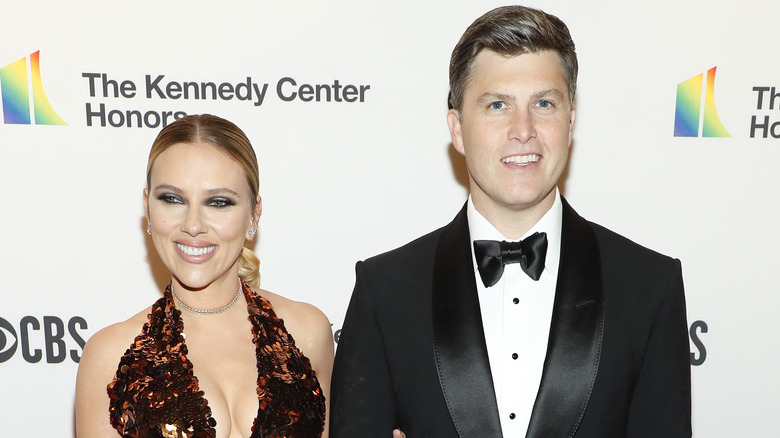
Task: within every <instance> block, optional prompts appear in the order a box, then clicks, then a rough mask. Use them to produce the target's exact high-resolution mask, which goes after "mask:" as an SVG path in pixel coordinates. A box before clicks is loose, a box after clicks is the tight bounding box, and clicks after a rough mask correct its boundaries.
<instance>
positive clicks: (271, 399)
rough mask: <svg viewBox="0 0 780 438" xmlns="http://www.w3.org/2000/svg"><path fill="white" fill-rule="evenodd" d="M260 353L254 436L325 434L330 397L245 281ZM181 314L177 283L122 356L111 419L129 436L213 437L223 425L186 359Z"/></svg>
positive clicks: (112, 390)
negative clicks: (176, 301) (176, 302)
mask: <svg viewBox="0 0 780 438" xmlns="http://www.w3.org/2000/svg"><path fill="white" fill-rule="evenodd" d="M242 288H243V292H244V297H246V301H247V307H248V311H249V321H250V322H251V323H252V333H253V335H254V337H253V338H254V342H255V352H256V356H257V371H258V376H257V395H258V409H257V417H256V418H255V421H254V424H253V425H252V435H251V436H252V438H261V437H295V438H308V437H319V436H320V434H321V433H322V427H323V424H324V421H325V397H324V396H323V395H322V390H321V389H320V384H319V382H318V381H317V377H316V376H315V375H314V371H313V370H312V368H311V364H310V363H309V359H308V358H306V356H304V355H303V354H302V353H301V351H300V350H298V348H296V347H295V341H294V340H293V338H292V336H291V335H290V334H289V333H287V330H285V328H284V324H283V322H282V321H281V320H280V319H279V318H277V317H276V314H275V313H274V311H273V309H272V308H271V304H270V303H269V302H268V300H266V299H265V298H263V297H261V296H259V295H257V294H255V293H254V292H253V291H252V289H251V288H250V287H249V286H247V285H246V284H245V283H243V282H242ZM180 315H181V313H180V311H179V310H177V309H176V308H175V306H174V302H173V298H172V295H171V288H170V286H168V288H167V289H166V290H165V294H164V296H163V297H162V298H160V299H159V300H158V301H157V302H156V303H155V304H154V305H153V306H152V310H151V313H150V314H149V322H147V323H146V324H144V327H143V331H142V332H141V334H140V335H138V336H137V337H136V338H135V341H134V342H133V345H131V346H130V348H129V349H128V350H127V351H126V352H125V354H124V356H122V359H121V360H120V362H119V366H118V369H117V372H116V375H115V377H114V380H113V381H112V382H111V383H110V384H109V385H108V396H109V399H110V404H109V415H110V420H111V424H112V425H113V426H114V427H115V428H116V429H117V431H119V433H120V434H121V435H122V436H123V437H133V438H157V437H161V438H163V437H164V438H169V437H171V438H173V437H177V438H179V437H181V438H207V437H208V438H213V437H214V436H216V431H215V427H219V426H218V425H217V424H216V421H215V420H214V418H212V417H211V408H209V406H208V402H207V400H206V399H205V398H204V397H203V392H202V391H200V390H199V388H198V379H197V378H196V377H195V375H194V374H193V372H192V363H191V362H190V361H189V360H188V359H187V346H186V345H185V343H184V337H183V336H182V330H183V324H182V321H181V317H180Z"/></svg>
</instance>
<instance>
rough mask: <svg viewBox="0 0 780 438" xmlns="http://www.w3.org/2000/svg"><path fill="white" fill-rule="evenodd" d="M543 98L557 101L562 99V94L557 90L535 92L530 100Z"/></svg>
mask: <svg viewBox="0 0 780 438" xmlns="http://www.w3.org/2000/svg"><path fill="white" fill-rule="evenodd" d="M543 97H555V98H557V99H562V98H563V92H561V90H559V89H557V88H549V89H547V90H542V91H537V92H536V93H534V94H532V95H531V100H537V99H541V98H543Z"/></svg>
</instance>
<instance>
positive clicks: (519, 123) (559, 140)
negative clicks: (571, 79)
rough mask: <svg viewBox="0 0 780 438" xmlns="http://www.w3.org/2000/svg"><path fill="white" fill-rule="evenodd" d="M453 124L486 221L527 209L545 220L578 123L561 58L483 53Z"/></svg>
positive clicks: (456, 143)
mask: <svg viewBox="0 0 780 438" xmlns="http://www.w3.org/2000/svg"><path fill="white" fill-rule="evenodd" d="M447 123H448V125H449V127H450V134H451V135H452V142H453V145H454V146H455V149H456V150H457V151H458V152H460V153H461V154H463V155H464V156H465V157H466V166H467V167H468V172H469V183H470V188H471V197H472V200H473V201H474V206H475V207H476V208H477V210H478V211H480V213H482V214H483V215H485V217H487V218H488V220H491V218H492V217H493V218H495V217H497V215H498V216H501V215H505V214H506V213H509V212H521V211H526V212H528V213H529V214H531V215H533V216H538V217H541V216H542V215H543V214H544V213H545V212H546V211H547V210H549V208H550V206H552V203H553V200H554V193H555V191H554V190H553V188H554V187H555V185H556V183H557V182H558V178H560V176H561V174H562V173H563V170H564V168H565V167H566V162H567V160H568V154H569V147H570V146H571V143H572V127H573V124H574V108H573V107H572V105H571V103H570V102H569V88H568V84H567V82H566V79H565V78H564V75H563V70H562V68H561V63H560V59H559V57H558V54H557V53H556V52H554V51H543V52H539V53H528V54H523V55H518V56H514V57H505V56H502V55H499V54H497V53H495V52H493V51H491V50H487V49H485V50H482V51H481V52H480V53H479V54H478V55H477V57H476V59H475V61H474V69H473V72H472V76H471V81H470V82H469V83H468V84H467V85H466V88H465V90H464V93H463V102H462V104H461V111H460V113H458V111H457V110H450V112H449V114H448V115H447ZM538 217H537V219H538Z"/></svg>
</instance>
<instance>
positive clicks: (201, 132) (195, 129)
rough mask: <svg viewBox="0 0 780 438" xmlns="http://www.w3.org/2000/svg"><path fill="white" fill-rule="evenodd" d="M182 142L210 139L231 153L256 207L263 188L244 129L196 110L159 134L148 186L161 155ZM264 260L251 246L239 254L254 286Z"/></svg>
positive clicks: (244, 273)
mask: <svg viewBox="0 0 780 438" xmlns="http://www.w3.org/2000/svg"><path fill="white" fill-rule="evenodd" d="M178 143H208V144H210V145H213V146H214V147H216V148H217V149H219V150H221V151H222V152H224V153H226V154H227V155H228V156H230V157H231V158H232V159H233V160H234V161H235V162H236V163H238V165H239V166H241V168H242V169H243V170H244V176H245V177H246V182H247V184H248V185H249V191H250V194H251V203H252V208H253V209H254V207H255V204H256V201H257V195H258V193H259V191H260V176H259V171H258V166H257V156H256V155H255V150H254V148H253V147H252V144H251V143H250V142H249V139H248V138H247V136H246V134H244V131H242V130H241V128H239V127H238V126H236V125H235V124H234V123H232V122H230V121H228V120H225V119H223V118H221V117H217V116H213V115H211V114H196V115H191V116H186V117H183V118H181V119H178V120H176V121H174V122H173V123H171V124H170V125H168V126H166V127H165V128H163V129H162V131H160V133H159V134H157V138H155V139H154V143H152V149H151V150H150V151H149V162H148V164H147V165H146V187H147V189H151V187H150V185H151V177H152V167H153V166H154V162H155V160H156V159H157V157H158V156H160V154H161V153H163V151H165V150H166V149H168V148H169V147H171V146H173V145H175V144H178ZM259 267H260V260H259V259H258V258H257V256H256V255H255V254H254V252H252V250H250V249H249V248H246V247H245V248H243V249H242V251H241V254H240V255H239V258H238V274H239V276H240V277H241V278H242V279H243V280H244V281H246V282H247V283H249V284H250V285H252V286H254V287H258V286H259V283H260V271H259Z"/></svg>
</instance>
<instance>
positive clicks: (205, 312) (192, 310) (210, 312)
mask: <svg viewBox="0 0 780 438" xmlns="http://www.w3.org/2000/svg"><path fill="white" fill-rule="evenodd" d="M171 295H173V299H174V300H176V304H177V305H179V306H181V308H182V309H184V310H186V311H188V312H190V313H194V314H196V315H218V314H220V313H222V312H224V311H226V310H228V309H230V308H231V307H233V305H234V304H236V301H238V297H239V296H241V281H240V280H239V282H238V291H237V292H236V296H235V297H233V301H231V302H229V303H227V304H225V305H224V306H222V307H220V308H217V309H211V310H203V309H195V308H192V307H190V306H188V305H186V304H184V303H182V302H181V300H180V299H179V297H177V296H176V293H175V292H174V291H173V286H171Z"/></svg>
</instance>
